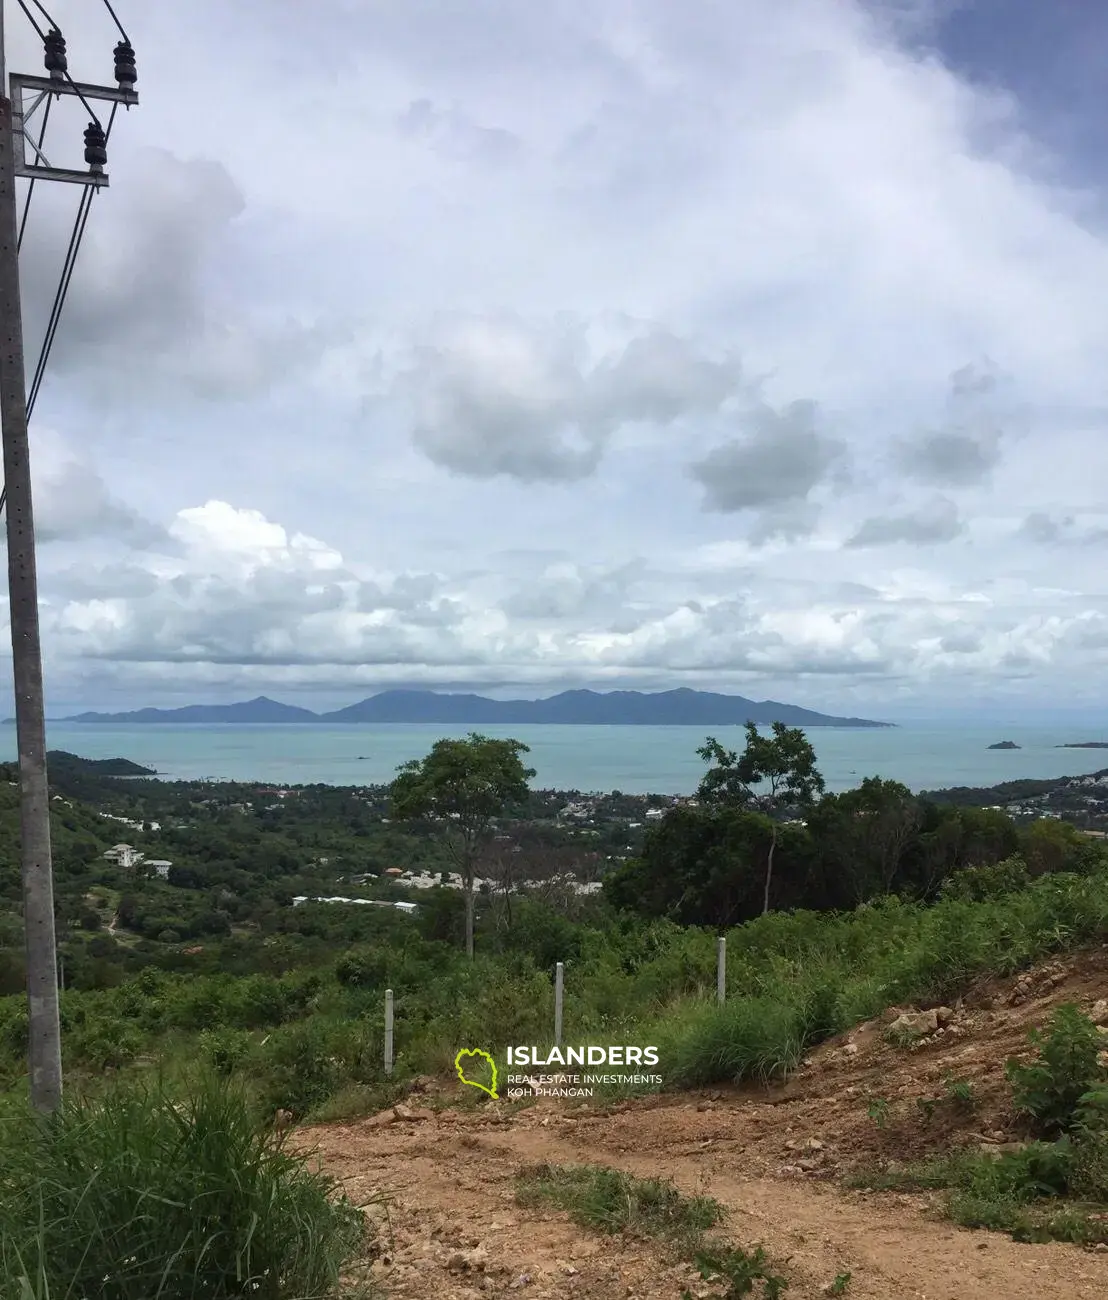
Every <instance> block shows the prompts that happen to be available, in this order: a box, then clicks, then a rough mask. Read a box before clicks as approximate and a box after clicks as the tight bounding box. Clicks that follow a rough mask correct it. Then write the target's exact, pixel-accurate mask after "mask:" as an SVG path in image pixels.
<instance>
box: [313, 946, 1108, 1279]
mask: <svg viewBox="0 0 1108 1300" xmlns="http://www.w3.org/2000/svg"><path fill="white" fill-rule="evenodd" d="M1106 993H1108V945H1106V946H1105V947H1103V948H1098V949H1096V950H1093V951H1090V952H1088V953H1085V954H1078V955H1076V956H1074V957H1072V958H1069V959H1067V960H1065V961H1064V962H1063V961H1056V962H1051V963H1048V964H1046V965H1044V966H1042V967H1040V968H1037V969H1036V970H1035V971H1032V972H1025V973H1023V974H1021V975H1019V976H1013V977H1010V978H1008V979H1003V980H997V979H990V980H985V981H982V983H981V984H980V985H979V986H977V987H975V988H974V989H973V990H971V991H970V992H969V993H967V995H966V997H965V999H964V1000H960V1001H959V1003H958V1006H957V1007H956V1008H955V1009H953V1010H952V1012H951V1015H952V1017H953V1018H952V1019H951V1020H950V1022H949V1023H948V1024H947V1026H946V1027H943V1028H938V1029H937V1030H936V1032H935V1033H934V1035H932V1036H931V1037H930V1038H928V1039H927V1040H926V1041H923V1042H921V1043H919V1044H918V1045H917V1047H916V1048H914V1049H913V1050H911V1051H905V1050H903V1049H902V1048H900V1047H897V1046H896V1045H894V1044H890V1043H889V1042H888V1041H886V1037H885V1036H884V1034H883V1032H882V1027H883V1025H884V1024H885V1023H887V1022H888V1021H889V1019H890V1016H893V1015H895V1014H896V1009H895V1008H893V1009H890V1012H889V1014H888V1015H885V1016H883V1017H882V1018H880V1019H879V1020H876V1021H872V1022H870V1023H868V1024H865V1025H859V1026H857V1027H856V1028H855V1029H853V1030H851V1031H850V1032H849V1033H848V1034H845V1035H843V1036H841V1037H840V1038H838V1039H835V1040H832V1041H831V1042H829V1043H827V1044H825V1045H823V1046H822V1047H821V1048H819V1049H818V1050H817V1051H816V1052H814V1053H813V1056H812V1058H811V1059H809V1060H808V1061H806V1062H805V1064H804V1067H803V1068H802V1069H801V1070H800V1071H799V1072H798V1073H797V1074H796V1075H795V1076H794V1077H793V1078H791V1079H790V1080H789V1082H788V1084H786V1085H783V1086H779V1087H777V1088H775V1089H773V1090H771V1091H769V1092H765V1091H757V1090H753V1089H749V1088H748V1089H745V1090H744V1089H738V1088H732V1089H724V1090H723V1091H720V1092H716V1093H715V1094H714V1096H713V1097H711V1098H706V1097H695V1096H689V1095H685V1096H675V1095H669V1096H666V1097H665V1098H655V1099H653V1100H643V1101H639V1102H635V1103H631V1104H625V1105H617V1106H610V1107H607V1108H603V1107H600V1108H597V1109H579V1110H567V1109H565V1108H564V1106H563V1105H562V1104H561V1103H559V1102H556V1101H552V1100H548V1101H541V1102H538V1103H537V1104H535V1105H533V1106H531V1107H528V1108H525V1109H518V1108H508V1107H504V1108H503V1109H502V1108H501V1104H500V1103H496V1102H491V1103H490V1104H487V1105H486V1104H483V1105H482V1106H481V1107H480V1108H479V1109H477V1110H461V1111H459V1110H454V1109H450V1108H447V1109H444V1110H439V1111H433V1110H431V1109H424V1108H422V1107H421V1106H420V1105H419V1104H418V1102H419V1099H418V1098H417V1097H413V1098H412V1099H411V1106H410V1108H409V1109H407V1110H402V1114H406V1115H410V1116H411V1118H407V1119H401V1120H399V1121H393V1120H392V1118H391V1113H389V1114H387V1115H386V1116H383V1117H381V1116H379V1117H375V1118H374V1119H371V1120H367V1121H363V1122H361V1123H357V1124H351V1125H345V1126H338V1125H333V1126H328V1127H320V1128H315V1129H306V1130H301V1131H300V1132H299V1133H297V1134H296V1138H295V1142H296V1144H297V1145H298V1146H302V1147H307V1148H309V1149H311V1148H315V1149H317V1150H318V1152H319V1154H320V1156H321V1157H322V1158H323V1163H324V1165H325V1167H326V1169H327V1170H328V1172H330V1173H331V1174H333V1175H335V1176H337V1177H339V1178H341V1179H343V1180H344V1182H345V1186H346V1191H347V1193H348V1194H349V1195H350V1196H351V1197H352V1198H353V1200H354V1201H355V1202H356V1203H362V1202H365V1201H368V1200H369V1199H370V1198H371V1196H372V1195H373V1194H374V1193H375V1192H376V1191H378V1190H383V1191H385V1192H386V1193H388V1194H389V1195H390V1196H391V1197H392V1198H393V1206H392V1217H391V1225H390V1227H391V1246H390V1247H389V1249H388V1250H387V1251H386V1252H385V1253H384V1254H383V1255H382V1256H381V1257H380V1259H379V1260H378V1261H377V1262H376V1263H375V1265H374V1273H375V1274H376V1275H378V1276H379V1277H381V1278H382V1280H384V1281H385V1283H386V1290H387V1293H388V1294H389V1295H390V1296H391V1298H392V1300H428V1298H430V1297H433V1298H434V1300H477V1298H478V1297H489V1296H507V1297H513V1296H516V1295H521V1296H524V1297H527V1298H528V1300H562V1297H566V1298H567V1300H569V1298H570V1297H573V1298H583V1297H589V1298H590V1300H630V1298H631V1297H636V1296H637V1297H640V1300H671V1298H672V1300H680V1297H681V1295H682V1293H683V1291H684V1290H685V1288H686V1287H687V1288H688V1290H689V1292H690V1294H691V1295H692V1296H694V1297H698V1296H708V1295H712V1294H718V1291H713V1290H712V1289H711V1288H708V1287H707V1286H706V1285H705V1283H704V1282H703V1280H702V1279H700V1278H699V1276H696V1275H694V1274H693V1273H692V1272H691V1271H690V1269H689V1267H688V1266H687V1265H683V1264H680V1263H677V1262H675V1261H674V1260H673V1259H672V1258H669V1257H667V1256H666V1254H665V1251H664V1249H662V1248H660V1247H658V1246H656V1245H651V1244H643V1243H641V1242H637V1241H627V1240H623V1239H619V1238H617V1239H612V1238H604V1237H600V1236H597V1235H595V1234H592V1233H590V1232H588V1231H584V1230H582V1229H580V1228H577V1227H576V1226H575V1225H573V1224H572V1223H571V1222H570V1220H569V1219H568V1217H567V1216H566V1215H564V1214H562V1213H555V1212H551V1213H538V1212H533V1211H525V1210H522V1209H520V1208H519V1207H518V1206H517V1205H516V1204H515V1177H516V1174H517V1173H518V1172H519V1170H520V1169H521V1168H523V1167H524V1166H526V1165H529V1164H536V1163H539V1162H542V1161H549V1162H551V1163H555V1164H575V1163H577V1164H581V1163H588V1164H606V1165H610V1166H612V1167H614V1168H619V1169H622V1170H625V1171H627V1172H628V1173H632V1174H636V1175H639V1176H641V1177H653V1178H658V1177H661V1178H672V1179H673V1180H674V1182H675V1183H676V1184H677V1186H678V1187H679V1188H680V1189H681V1190H682V1191H684V1192H686V1193H691V1194H707V1195H711V1196H713V1197H715V1198H716V1199H717V1200H718V1201H720V1202H721V1203H722V1204H723V1205H724V1206H725V1207H726V1208H727V1209H728V1211H729V1212H730V1216H729V1221H728V1223H727V1224H726V1228H725V1235H726V1236H727V1237H728V1238H729V1239H730V1240H731V1241H732V1242H734V1243H735V1244H736V1245H740V1246H743V1247H746V1248H750V1247H752V1246H754V1245H757V1244H762V1245H764V1246H765V1248H766V1250H767V1252H769V1253H770V1254H771V1256H772V1257H773V1258H774V1259H775V1260H776V1261H778V1262H779V1264H780V1265H781V1267H780V1270H779V1271H782V1272H784V1273H785V1274H786V1275H787V1276H788V1278H789V1281H790V1287H789V1291H788V1293H787V1294H788V1297H789V1300H798V1298H803V1297H816V1296H820V1295H822V1294H824V1293H825V1292H824V1288H826V1287H827V1286H828V1285H829V1284H830V1283H832V1282H833V1281H834V1279H835V1278H837V1277H841V1276H842V1275H844V1274H847V1273H849V1274H850V1282H849V1284H848V1285H847V1286H846V1288H845V1290H844V1291H842V1292H841V1293H842V1294H843V1295H845V1296H846V1297H847V1300H1025V1298H1026V1297H1035V1300H1101V1298H1102V1297H1105V1296H1108V1253H1106V1252H1104V1251H1101V1252H1099V1253H1095V1252H1090V1251H1083V1250H1081V1249H1079V1248H1077V1247H1073V1246H1065V1245H1061V1244H1052V1245H1039V1246H1027V1245H1020V1244H1017V1243H1016V1242H1013V1241H1011V1240H1010V1239H1009V1238H1007V1237H1004V1236H1001V1235H1000V1234H996V1233H986V1232H967V1231H964V1230H961V1229H957V1228H954V1227H953V1226H951V1225H950V1224H949V1223H947V1222H944V1221H943V1220H942V1219H941V1218H940V1217H939V1216H938V1215H937V1214H936V1213H935V1211H934V1207H933V1206H932V1205H931V1204H930V1203H929V1201H928V1200H927V1199H926V1198H924V1197H910V1196H899V1195H893V1194H887V1193H886V1194H861V1193H848V1192H843V1191H841V1190H839V1185H840V1184H841V1180H842V1175H843V1174H845V1173H847V1172H849V1171H851V1170H852V1169H858V1168H872V1167H873V1165H874V1164H877V1163H880V1162H881V1161H884V1160H888V1159H901V1160H903V1159H905V1158H911V1157H919V1156H923V1155H925V1154H928V1153H932V1152H934V1151H936V1150H940V1149H942V1148H944V1147H946V1146H947V1145H953V1146H967V1147H969V1148H971V1149H972V1148H974V1147H987V1146H989V1144H994V1145H1000V1144H1003V1143H1004V1142H1006V1141H1009V1140H1011V1139H1012V1138H1018V1137H1019V1133H1018V1126H1017V1125H1016V1124H1015V1121H1014V1116H1013V1114H1012V1106H1011V1089H1010V1087H1009V1085H1008V1083H1007V1081H1006V1079H1005V1073H1004V1062H1005V1060H1006V1059H1007V1058H1008V1057H1009V1056H1010V1055H1012V1054H1014V1053H1019V1052H1021V1051H1024V1050H1025V1049H1026V1047H1027V1031H1028V1029H1029V1028H1030V1027H1032V1026H1033V1025H1041V1024H1042V1023H1043V1021H1044V1019H1045V1017H1046V1016H1047V1015H1048V1014H1049V1012H1050V1011H1051V1009H1052V1008H1053V1007H1054V1006H1056V1005H1057V1004H1058V1003H1060V1002H1062V1001H1072V1002H1076V1003H1079V1004H1081V1005H1086V1006H1088V1007H1089V1009H1090V1014H1097V1013H1098V1009H1099V1013H1100V1014H1101V1023H1105V1024H1106V1025H1108V1020H1105V1019H1104V1015H1103V1013H1104V1006H1105V1004H1104V998H1105V994H1106ZM951 1078H957V1079H958V1080H960V1081H961V1083H962V1084H964V1085H965V1086H966V1087H968V1088H970V1089H972V1094H973V1097H974V1101H973V1104H972V1105H969V1106H962V1105H958V1104H956V1103H955V1102H954V1101H953V1100H952V1098H951V1095H950V1094H949V1092H948V1090H947V1089H946V1086H945V1082H944V1081H949V1080H950V1079H951ZM428 1082H433V1081H428ZM446 1087H447V1092H446V1094H445V1095H442V1096H441V1099H442V1100H444V1101H448V1102H449V1101H450V1098H452V1097H455V1095H456V1094H457V1092H458V1091H459V1088H458V1086H457V1085H455V1086H454V1089H453V1093H451V1092H450V1091H449V1085H446ZM433 1090H434V1089H432V1091H433ZM875 1099H880V1108H879V1110H875V1109H874V1106H873V1102H874V1100H875ZM921 1101H923V1102H925V1103H926V1104H925V1105H924V1106H922V1107H921V1105H920V1102H921ZM875 1115H880V1117H881V1118H880V1122H878V1121H877V1120H875V1118H874V1116H875ZM385 1237H386V1239H390V1238H389V1232H388V1231H386V1233H385ZM785 1261H788V1262H787V1263H786V1262H785Z"/></svg>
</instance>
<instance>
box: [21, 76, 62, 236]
mask: <svg viewBox="0 0 1108 1300" xmlns="http://www.w3.org/2000/svg"><path fill="white" fill-rule="evenodd" d="M53 102H54V97H53V95H48V96H47V98H46V107H45V108H44V109H43V110H42V129H41V130H40V131H39V133H38V152H39V155H41V154H42V144H43V141H44V140H45V139H46V123H47V122H49V120H50V105H51V104H53ZM36 179H37V178H36V177H34V176H32V177H31V180H30V183H29V184H28V186H27V199H26V201H25V202H24V204H23V216H22V218H21V219H20V222H19V238H18V239H17V240H16V244H15V251H16V252H17V253H18V252H19V250H20V249H21V248H22V247H23V232H24V231H25V230H26V229H27V215H28V213H29V212H30V211H31V195H32V194H34V192H35V180H36Z"/></svg>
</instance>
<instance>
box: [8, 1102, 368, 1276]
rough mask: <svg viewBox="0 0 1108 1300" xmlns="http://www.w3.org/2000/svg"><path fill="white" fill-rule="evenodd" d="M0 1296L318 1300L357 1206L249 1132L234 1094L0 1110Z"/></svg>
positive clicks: (244, 1109)
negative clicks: (39, 1111) (34, 1111)
mask: <svg viewBox="0 0 1108 1300" xmlns="http://www.w3.org/2000/svg"><path fill="white" fill-rule="evenodd" d="M0 1169H2V1170H3V1175H2V1179H3V1188H4V1195H3V1197H2V1198H0V1295H4V1296H11V1297H13V1298H14V1297H21V1298H23V1297H25V1298H26V1300H56V1298H65V1297H71V1298H72V1300H79V1298H80V1297H84V1296H96V1297H98V1298H99V1300H225V1298H229V1297H233V1296H252V1297H257V1298H258V1300H326V1298H328V1297H331V1296H334V1295H335V1294H336V1293H337V1287H338V1284H339V1279H340V1275H341V1272H342V1269H343V1266H344V1265H345V1264H346V1262H347V1260H348V1259H349V1258H350V1256H351V1255H352V1254H353V1253H354V1251H355V1250H357V1249H358V1248H360V1247H361V1246H362V1245H363V1244H364V1240H365V1236H366V1226H365V1223H364V1220H363V1216H362V1214H361V1213H360V1212H359V1211H358V1210H356V1209H354V1207H353V1206H351V1205H350V1204H349V1203H347V1202H345V1201H343V1200H340V1199H336V1198H335V1197H334V1189H333V1188H332V1186H331V1185H330V1183H329V1181H328V1180H326V1179H325V1178H323V1177H322V1176H320V1175H318V1174H315V1173H312V1172H310V1171H309V1170H308V1169H307V1168H306V1167H305V1165H304V1164H303V1162H302V1161H301V1160H299V1159H298V1158H296V1157H294V1156H292V1155H290V1154H288V1153H287V1152H286V1151H285V1150H284V1149H283V1148H282V1145H281V1141H280V1139H279V1138H278V1137H276V1136H275V1135H274V1134H273V1133H272V1132H270V1131H267V1130H266V1129H264V1128H259V1127H258V1124H257V1117H256V1115H254V1114H253V1113H252V1112H251V1110H250V1108H249V1106H248V1104H247V1102H246V1100H245V1098H243V1097H242V1096H241V1095H240V1094H238V1093H237V1092H235V1091H234V1090H232V1089H230V1088H227V1087H219V1086H214V1085H211V1084H208V1085H206V1086H205V1085H201V1086H199V1087H198V1088H197V1089H195V1090H194V1091H193V1092H192V1094H191V1099H190V1100H189V1102H188V1103H187V1104H185V1105H180V1104H177V1103H175V1102H174V1101H172V1100H171V1098H170V1097H169V1096H167V1095H166V1094H165V1093H164V1092H162V1091H159V1090H152V1089H149V1088H139V1089H135V1088H117V1089H114V1090H112V1091H111V1092H109V1093H108V1094H107V1095H105V1096H103V1097H101V1098H100V1099H99V1100H97V1101H96V1102H88V1101H79V1100H77V1101H75V1100H69V1101H67V1102H66V1103H65V1105H64V1107H63V1109H62V1110H61V1111H60V1112H59V1113H58V1114H56V1115H54V1116H51V1117H50V1118H49V1119H42V1118H39V1117H35V1116H32V1115H31V1114H30V1113H29V1112H28V1111H26V1110H24V1109H22V1108H16V1107H11V1108H9V1110H8V1112H7V1113H5V1114H4V1115H3V1118H2V1120H0Z"/></svg>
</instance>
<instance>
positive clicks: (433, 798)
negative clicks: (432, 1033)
mask: <svg viewBox="0 0 1108 1300" xmlns="http://www.w3.org/2000/svg"><path fill="white" fill-rule="evenodd" d="M529 752H530V750H529V748H528V746H527V745H524V744H523V743H522V742H521V741H518V740H494V739H492V738H491V737H489V736H482V735H479V734H478V733H477V732H471V733H470V734H469V736H468V737H466V738H465V739H464V740H456V739H445V740H437V741H436V742H435V743H434V745H432V747H431V752H430V753H429V754H427V755H426V756H425V757H424V758H414V759H412V760H410V761H409V762H407V763H404V764H402V765H401V767H400V768H399V769H398V771H399V775H398V776H397V777H396V779H395V780H394V781H393V783H392V786H391V787H390V796H391V806H392V812H393V816H394V817H397V818H399V819H401V820H411V819H414V818H431V819H434V820H437V821H441V822H443V823H444V826H443V830H444V834H445V837H446V840H447V843H448V846H449V847H450V850H451V852H452V854H453V856H454V858H455V860H456V862H457V863H458V866H459V868H460V872H461V876H462V883H463V886H464V889H465V897H466V952H467V953H468V955H469V956H471V957H472V956H473V864H474V860H475V858H476V855H477V850H478V847H479V846H480V843H481V841H482V839H483V838H484V837H485V836H486V835H487V834H488V830H489V826H490V824H491V823H492V821H493V820H494V819H495V818H496V817H499V816H500V815H501V814H502V813H503V812H504V810H505V809H506V808H507V807H509V806H511V805H513V804H521V803H523V802H524V801H525V800H526V799H527V797H528V795H529V793H530V790H529V787H528V784H527V783H528V781H530V779H531V778H532V777H533V776H534V775H535V769H534V768H533V767H525V766H524V764H523V759H522V758H521V757H520V756H521V755H522V754H527V753H529Z"/></svg>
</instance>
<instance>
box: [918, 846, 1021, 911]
mask: <svg viewBox="0 0 1108 1300" xmlns="http://www.w3.org/2000/svg"><path fill="white" fill-rule="evenodd" d="M1030 879H1031V877H1030V875H1029V874H1028V870H1027V863H1026V862H1024V860H1023V858H1021V857H1018V856H1017V857H1012V858H1005V859H1004V861H1003V862H994V863H993V864H992V865H990V866H984V867H966V868H965V869H964V870H962V871H956V872H954V874H953V875H952V876H948V877H947V879H946V880H944V881H943V883H942V885H941V886H940V888H939V894H940V896H941V897H942V898H957V899H961V900H962V901H963V902H967V903H984V902H987V901H988V900H989V899H991V898H1003V897H1004V895H1005V894H1014V893H1016V891H1017V890H1020V889H1024V888H1026V887H1027V884H1028V882H1029V881H1030Z"/></svg>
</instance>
